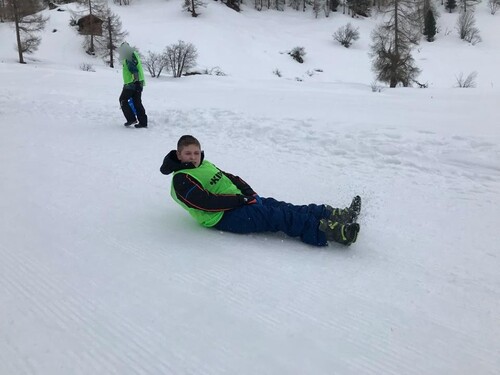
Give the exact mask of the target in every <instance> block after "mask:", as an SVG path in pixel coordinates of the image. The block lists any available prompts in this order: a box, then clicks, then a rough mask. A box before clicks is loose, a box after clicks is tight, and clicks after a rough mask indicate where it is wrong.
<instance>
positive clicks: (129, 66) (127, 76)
mask: <svg viewBox="0 0 500 375" xmlns="http://www.w3.org/2000/svg"><path fill="white" fill-rule="evenodd" d="M134 75H136V76H137V77H138V78H139V79H138V81H140V82H141V83H142V86H144V85H146V81H145V79H144V70H143V69H142V63H141V59H140V58H139V54H138V53H137V52H134V53H133V54H132V57H131V58H130V59H124V60H123V84H124V85H128V84H131V83H134V81H137V80H136V79H135V77H134Z"/></svg>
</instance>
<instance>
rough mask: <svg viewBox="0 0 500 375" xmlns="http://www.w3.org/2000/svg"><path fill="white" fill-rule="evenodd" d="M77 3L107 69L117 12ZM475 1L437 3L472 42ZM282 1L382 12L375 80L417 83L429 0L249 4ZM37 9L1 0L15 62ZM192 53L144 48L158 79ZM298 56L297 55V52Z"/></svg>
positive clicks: (177, 72) (496, 3) (28, 0)
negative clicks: (91, 23)
mask: <svg viewBox="0 0 500 375" xmlns="http://www.w3.org/2000/svg"><path fill="white" fill-rule="evenodd" d="M78 1H79V2H80V3H81V4H82V5H83V7H84V10H83V11H82V12H81V14H80V15H79V16H81V15H91V16H95V17H97V18H98V19H99V20H101V21H102V29H101V28H99V29H98V30H96V29H95V28H92V27H91V28H90V32H87V33H86V34H85V35H84V48H85V50H86V51H87V53H89V54H92V55H99V56H101V57H102V58H103V59H104V60H105V61H106V63H107V64H108V65H109V66H110V67H114V61H115V59H116V57H115V50H116V49H117V48H118V46H119V45H120V44H121V43H122V41H123V40H124V38H125V36H126V35H127V32H126V31H123V30H122V24H121V21H120V18H119V16H118V15H116V14H115V13H113V12H112V11H111V10H110V9H109V7H108V6H107V3H106V2H105V1H104V0H78ZM114 1H115V3H118V4H120V5H128V4H130V0H114ZM240 1H241V0H222V3H224V4H225V5H227V6H229V7H231V8H232V9H235V10H237V11H239V9H240V5H241V3H240ZM479 1H480V0H441V5H443V6H444V7H445V9H446V10H447V11H449V12H453V10H454V9H455V8H457V7H458V8H460V9H461V11H460V16H459V18H458V21H457V31H458V34H459V36H460V38H461V39H463V40H466V41H468V42H470V43H472V44H475V43H477V42H479V41H480V40H481V38H480V36H479V30H478V29H477V28H476V27H475V19H474V12H473V9H474V6H475V5H476V4H477V3H478V2H479ZM488 1H489V7H490V10H491V13H492V14H494V13H495V12H496V10H497V9H498V7H500V0H488ZM205 5H206V4H205V3H204V2H203V0H184V5H183V6H184V9H185V10H187V11H189V12H190V13H191V15H192V16H193V17H196V16H198V14H199V13H198V11H197V10H198V9H199V8H200V7H203V6H205ZM286 5H288V6H290V7H291V8H292V9H295V10H301V11H305V10H306V9H307V7H309V6H312V10H313V11H314V13H315V15H316V16H318V15H319V13H320V12H321V11H324V12H325V16H328V14H329V13H330V12H331V11H339V10H340V9H339V7H341V10H342V12H343V13H348V14H350V15H352V16H353V17H355V16H369V15H370V12H371V11H372V9H375V10H376V11H377V12H380V13H385V16H384V20H385V21H384V22H383V23H382V24H380V25H379V26H378V27H377V28H376V29H375V30H374V31H373V32H372V44H371V46H370V54H371V56H372V68H373V70H374V72H375V74H376V77H377V80H379V81H381V82H386V83H388V84H389V86H390V87H396V86H397V85H399V84H401V85H403V86H410V85H411V84H412V83H414V82H417V81H416V77H417V76H418V74H419V73H420V70H419V68H418V67H417V66H416V64H415V60H414V59H413V57H412V50H413V48H414V47H415V46H416V45H417V44H418V43H419V41H420V39H421V36H422V35H424V36H425V38H426V40H427V41H429V42H432V41H433V40H434V38H435V35H436V33H437V26H436V17H437V15H438V12H437V9H436V5H435V3H434V2H432V0H288V2H286V1H285V0H254V6H255V8H257V9H258V10H262V9H263V8H265V7H267V8H268V9H276V10H281V11H282V10H284V8H285V6H286ZM42 8H43V5H42V3H41V0H0V21H1V22H3V21H7V22H12V23H13V24H14V27H15V30H16V44H17V50H18V53H19V62H20V63H24V54H27V53H33V52H34V51H36V49H37V47H38V46H39V44H40V42H41V38H40V36H39V35H40V31H41V30H43V28H44V27H45V24H46V21H47V18H45V17H43V16H42V15H41V13H40V10H41V9H42ZM74 18H76V15H75V17H74ZM75 23H76V21H75ZM333 37H334V38H335V39H336V40H337V41H338V42H339V43H341V44H342V45H343V46H345V47H347V48H348V47H349V46H350V45H351V44H352V42H353V41H355V40H357V39H358V38H359V32H358V30H357V29H355V28H354V27H352V25H351V24H347V25H346V26H344V27H341V28H339V29H338V30H337V32H336V33H335V34H334V35H333ZM196 55H197V53H196V48H195V47H194V46H193V45H192V44H189V43H185V42H183V41H179V42H178V43H177V44H173V45H170V46H168V47H166V49H165V50H164V51H163V52H162V53H159V54H158V53H153V52H148V55H147V56H146V59H145V64H146V67H147V69H148V70H149V72H150V74H151V75H152V76H153V77H158V76H159V75H160V74H161V72H162V71H163V70H164V69H166V70H168V71H171V72H172V74H173V76H174V77H179V76H181V75H182V73H183V72H184V71H185V70H186V69H189V68H190V67H192V65H193V63H194V61H196ZM298 56H299V57H300V58H301V56H300V54H299V55H298ZM292 57H293V55H292ZM297 61H299V60H297Z"/></svg>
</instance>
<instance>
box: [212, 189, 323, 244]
mask: <svg viewBox="0 0 500 375" xmlns="http://www.w3.org/2000/svg"><path fill="white" fill-rule="evenodd" d="M261 200H262V203H261V204H257V203H256V204H251V205H248V206H243V207H239V208H235V209H234V210H230V211H226V212H224V215H223V216H222V219H221V220H220V221H219V222H218V223H217V224H216V225H215V226H214V228H216V229H218V230H221V231H225V232H232V233H259V232H279V231H281V232H284V233H285V234H287V235H288V236H290V237H300V239H301V241H302V242H305V243H307V244H309V245H314V246H326V245H327V244H328V242H327V240H326V236H325V233H324V232H322V231H320V230H319V229H318V227H319V220H320V219H323V218H328V217H329V216H330V214H331V212H330V211H328V210H327V209H326V208H325V206H324V205H316V204H309V205H304V206H296V205H293V204H291V203H286V202H279V201H277V200H276V199H274V198H261Z"/></svg>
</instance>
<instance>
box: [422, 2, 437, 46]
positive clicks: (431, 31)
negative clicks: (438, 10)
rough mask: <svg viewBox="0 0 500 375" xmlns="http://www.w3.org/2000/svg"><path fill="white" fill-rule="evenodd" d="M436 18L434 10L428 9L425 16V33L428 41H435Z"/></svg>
mask: <svg viewBox="0 0 500 375" xmlns="http://www.w3.org/2000/svg"><path fill="white" fill-rule="evenodd" d="M436 31H437V30H436V19H435V18H434V13H433V12H432V10H430V9H429V10H428V11H427V14H426V16H425V27H424V35H425V36H426V39H427V41H428V42H433V41H434V36H435V35H436Z"/></svg>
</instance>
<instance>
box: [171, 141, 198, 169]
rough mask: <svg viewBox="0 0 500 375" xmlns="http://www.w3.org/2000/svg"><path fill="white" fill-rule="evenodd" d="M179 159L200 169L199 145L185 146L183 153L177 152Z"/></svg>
mask: <svg viewBox="0 0 500 375" xmlns="http://www.w3.org/2000/svg"><path fill="white" fill-rule="evenodd" d="M177 158H178V159H179V160H180V161H181V163H193V164H194V166H195V167H199V166H200V162H201V150H200V148H199V147H198V146H197V145H189V146H184V147H183V148H182V150H181V151H177Z"/></svg>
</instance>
